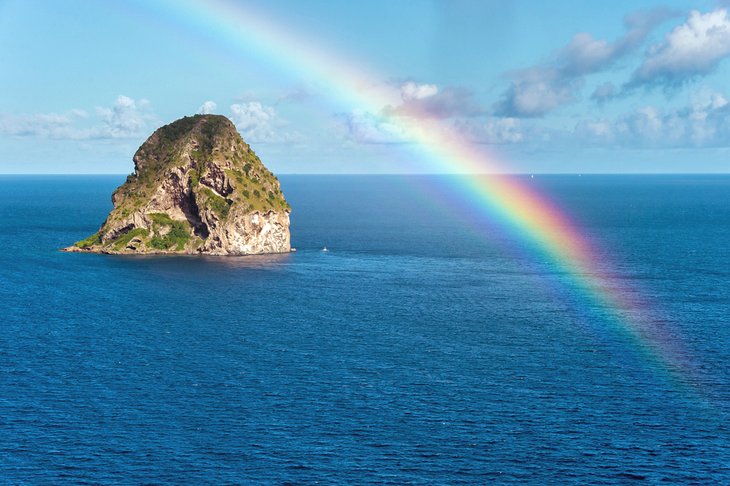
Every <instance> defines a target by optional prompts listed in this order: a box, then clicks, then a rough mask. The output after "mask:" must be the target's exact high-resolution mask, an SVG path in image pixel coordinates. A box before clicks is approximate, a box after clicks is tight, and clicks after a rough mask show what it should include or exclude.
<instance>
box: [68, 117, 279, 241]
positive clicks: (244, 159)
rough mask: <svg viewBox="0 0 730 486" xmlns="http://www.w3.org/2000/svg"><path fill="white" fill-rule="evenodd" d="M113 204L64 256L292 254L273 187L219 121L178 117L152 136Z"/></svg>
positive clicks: (260, 166)
mask: <svg viewBox="0 0 730 486" xmlns="http://www.w3.org/2000/svg"><path fill="white" fill-rule="evenodd" d="M112 202H113V203H114V209H113V210H112V211H111V213H109V216H108V217H107V219H106V221H104V224H103V225H102V226H101V228H100V229H99V231H98V232H97V233H96V234H94V235H92V236H90V237H88V238H86V239H85V240H82V241H79V242H77V243H75V244H74V245H72V246H70V247H68V248H65V250H66V251H89V252H97V253H184V254H196V253H201V254H209V255H246V254H256V253H285V252H289V251H291V247H290V242H289V213H290V211H291V208H290V207H289V204H288V203H287V202H286V200H285V199H284V195H283V194H282V192H281V187H280V185H279V181H278V180H277V178H276V177H275V176H274V175H273V174H272V173H271V172H269V170H268V169H266V167H264V165H263V164H262V163H261V161H260V160H259V158H258V157H257V156H256V154H255V153H254V152H253V151H252V150H251V148H250V147H249V146H248V144H246V143H245V142H244V141H243V139H242V138H241V136H240V135H239V134H238V132H237V131H236V128H235V127H234V126H233V124H232V123H231V122H230V121H229V120H228V119H227V118H226V117H224V116H220V115H195V116H192V117H185V118H182V119H180V120H177V121H175V122H173V123H171V124H169V125H165V126H164V127H161V128H159V129H158V130H157V131H155V133H153V134H152V136H151V137H150V138H148V139H147V141H146V142H145V143H144V144H142V146H141V147H140V148H139V149H138V150H137V152H136V153H135V154H134V173H133V174H132V175H130V176H128V177H127V181H126V182H125V183H124V184H122V185H121V186H119V188H117V190H116V191H114V193H113V194H112Z"/></svg>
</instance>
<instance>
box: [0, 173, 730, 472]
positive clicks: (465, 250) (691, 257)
mask: <svg viewBox="0 0 730 486" xmlns="http://www.w3.org/2000/svg"><path fill="white" fill-rule="evenodd" d="M281 179H282V183H283V187H284V192H285V193H286V195H287V197H288V199H289V200H290V202H291V204H292V206H293V207H294V208H295V212H294V213H293V214H292V223H293V224H292V241H293V244H294V246H296V247H297V248H298V250H299V251H298V252H296V253H294V254H291V255H285V256H269V257H243V258H197V257H187V258H185V257H166V258H161V257H110V256H99V255H83V254H64V253H60V252H58V251H57V249H58V248H60V247H62V246H65V245H67V244H69V243H71V242H73V241H76V240H79V239H81V238H83V237H85V236H87V235H89V234H90V233H93V232H94V231H96V229H97V228H98V226H99V224H100V223H101V222H102V221H103V219H104V217H105V216H106V214H107V211H108V210H109V209H110V201H109V199H110V194H111V192H112V190H113V189H114V188H115V187H116V185H118V184H119V183H121V182H122V181H123V177H122V176H120V177H36V178H31V177H7V176H6V177H0V223H1V224H2V229H1V231H0V249H2V251H1V252H0V311H1V312H2V325H1V326H0V483H3V484H6V483H7V484H17V483H20V484H24V483H27V484H35V483H43V484H51V483H54V484H56V483H59V482H74V483H84V482H85V483H130V484H139V483H176V484H201V483H213V484H224V483H248V482H253V481H260V482H265V483H284V482H310V481H321V482H324V483H372V482H375V483H393V484H402V483H419V484H423V483H435V484H444V483H460V482H461V483H493V482H498V483H510V482H514V483H525V482H527V483H533V484H546V483H552V484H566V483H596V484H617V483H631V482H641V481H642V480H644V481H645V482H648V483H659V482H664V481H666V482H669V483H675V484H693V483H697V484H709V483H717V484H719V483H725V484H728V483H729V482H730V469H729V466H728V463H729V462H730V425H728V418H730V413H728V412H729V411H730V371H729V369H730V367H729V366H728V362H730V326H728V323H729V322H728V321H729V320H730V318H729V317H728V316H729V315H730V177H727V176H590V177H587V176H583V177H577V176H552V177H536V178H535V179H525V183H528V184H533V185H535V186H537V187H540V188H541V189H542V190H543V191H545V192H547V193H548V194H550V195H551V197H552V198H554V199H555V200H556V201H558V202H559V203H560V204H561V205H562V206H563V207H565V208H567V210H568V211H569V212H570V213H571V215H572V216H573V217H574V218H575V220H576V221H577V222H578V224H579V225H580V227H581V228H582V231H583V232H584V233H585V235H586V236H587V238H589V240H591V241H593V242H594V243H595V242H600V246H601V250H600V251H601V252H604V253H600V254H602V255H605V256H606V257H607V259H608V258H609V257H610V259H611V260H612V261H613V262H614V263H612V265H613V267H612V268H608V269H605V268H604V269H603V270H605V271H608V272H609V273H610V274H611V275H612V277H611V279H612V281H613V282H614V283H615V285H616V286H617V288H619V289H624V288H633V289H641V290H640V292H641V298H642V299H644V300H645V301H646V302H647V304H645V309H644V311H645V312H646V314H647V316H648V318H649V319H651V320H653V321H655V322H656V325H657V326H658V327H659V328H661V330H662V333H663V336H664V339H665V341H666V342H667V343H674V344H677V343H680V344H681V345H680V346H676V348H677V349H679V350H680V351H678V352H681V353H683V356H678V357H677V358H678V359H680V361H683V362H685V363H688V366H690V367H691V368H693V369H694V370H695V372H694V373H693V374H692V376H683V375H681V374H677V373H675V372H673V371H672V370H671V369H668V368H667V366H665V365H664V364H663V363H661V362H657V361H655V360H653V359H652V356H653V353H652V349H651V346H650V345H644V346H642V345H641V343H639V342H637V341H636V340H634V339H633V338H631V337H630V335H628V334H626V333H624V332H621V330H620V329H619V328H617V326H615V325H614V324H613V323H611V322H608V321H606V320H605V319H604V318H603V317H602V315H603V314H602V312H601V303H600V302H591V301H588V300H586V299H585V298H583V297H581V296H580V295H578V294H576V292H574V290H573V289H572V279H571V278H570V277H569V276H567V275H565V274H562V273H561V272H560V271H559V270H557V269H556V268H555V266H554V265H553V264H552V263H551V262H550V261H549V259H548V258H546V257H545V255H542V254H540V253H539V252H536V251H535V249H534V248H530V247H529V245H525V244H524V242H522V241H521V240H520V239H519V237H518V236H516V235H513V234H510V233H509V232H505V231H504V229H503V228H500V227H499V226H498V225H497V224H495V223H488V222H486V223H485V221H484V218H483V214H482V213H479V212H478V211H474V208H473V207H472V208H469V207H468V206H465V207H463V208H461V210H460V211H459V212H458V215H457V210H459V209H460V208H459V207H458V205H445V206H444V205H441V204H439V203H438V202H436V201H438V200H439V199H441V198H442V195H439V194H438V191H437V189H435V188H438V187H443V186H444V182H445V179H440V178H438V177H419V178H403V177H345V176H341V177H319V176H289V177H286V176H284V177H282V178H281ZM444 199H446V198H444ZM324 245H326V246H327V247H329V249H330V250H331V251H330V252H328V253H323V252H320V251H319V250H320V249H321V248H322V247H323V246H324ZM597 265H598V266H599V267H600V266H601V265H603V263H602V262H598V263H597ZM627 298H629V299H632V298H636V296H635V295H629V296H627Z"/></svg>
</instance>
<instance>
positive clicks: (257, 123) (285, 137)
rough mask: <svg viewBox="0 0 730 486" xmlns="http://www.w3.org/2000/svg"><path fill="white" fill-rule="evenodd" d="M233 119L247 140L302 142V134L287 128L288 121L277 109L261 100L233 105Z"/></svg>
mask: <svg viewBox="0 0 730 486" xmlns="http://www.w3.org/2000/svg"><path fill="white" fill-rule="evenodd" d="M231 120H232V121H233V124H234V125H236V128H238V130H239V131H240V132H241V135H243V138H244V139H245V140H246V141H247V142H261V143H286V142H300V141H301V140H302V136H301V135H300V134H299V133H297V132H291V131H288V130H287V129H286V127H287V123H286V122H285V121H284V120H282V119H281V118H279V116H278V115H277V113H276V110H275V109H274V108H272V107H271V106H267V105H264V104H263V103H261V102H260V101H248V102H243V103H235V104H233V105H231Z"/></svg>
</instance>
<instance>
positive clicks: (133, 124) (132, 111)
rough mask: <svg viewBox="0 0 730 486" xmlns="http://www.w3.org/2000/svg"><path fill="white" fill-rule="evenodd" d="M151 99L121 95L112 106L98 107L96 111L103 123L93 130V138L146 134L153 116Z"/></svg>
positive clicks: (127, 136)
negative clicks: (136, 99)
mask: <svg viewBox="0 0 730 486" xmlns="http://www.w3.org/2000/svg"><path fill="white" fill-rule="evenodd" d="M149 105H150V103H149V101H147V100H145V99H141V100H138V101H135V100H133V99H132V98H129V97H128V96H124V95H119V96H118V97H117V99H116V101H115V102H114V104H113V105H112V107H111V108H102V107H97V108H96V113H97V115H99V117H100V118H101V119H102V121H103V124H102V126H101V127H99V128H97V129H92V130H91V132H90V133H91V138H131V137H136V136H140V135H144V134H145V132H146V128H147V121H149V120H150V119H151V118H152V116H151V114H150V110H149Z"/></svg>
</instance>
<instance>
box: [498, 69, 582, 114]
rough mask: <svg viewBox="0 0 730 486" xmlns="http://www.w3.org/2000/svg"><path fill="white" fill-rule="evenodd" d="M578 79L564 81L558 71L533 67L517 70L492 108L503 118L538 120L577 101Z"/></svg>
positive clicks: (564, 78) (579, 86) (580, 81)
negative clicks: (516, 73)
mask: <svg viewBox="0 0 730 486" xmlns="http://www.w3.org/2000/svg"><path fill="white" fill-rule="evenodd" d="M582 86H583V81H582V79H581V78H566V77H565V76H563V74H562V73H561V71H560V70H558V69H553V68H534V69H526V70H524V71H521V72H520V74H519V75H518V76H517V77H516V78H515V79H514V80H513V81H512V83H511V84H510V87H509V88H508V89H507V90H506V91H505V92H504V93H503V95H502V99H501V100H500V101H499V102H498V103H497V104H496V105H495V107H494V109H495V114H496V115H498V116H504V117H540V116H543V115H545V114H546V113H548V112H550V111H553V110H554V109H556V108H558V107H559V106H562V105H564V104H566V103H568V102H571V101H574V100H575V99H577V92H578V90H579V89H580V88H581V87H582Z"/></svg>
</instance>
